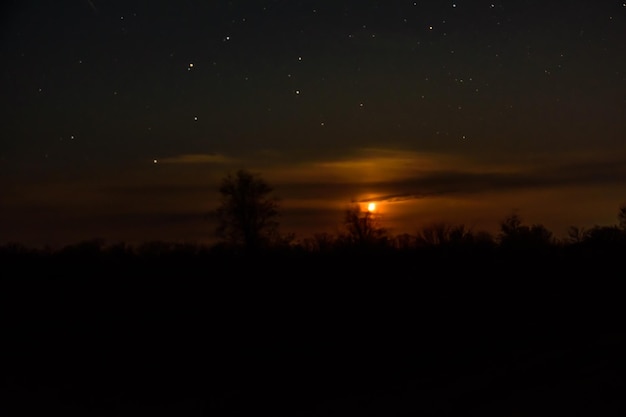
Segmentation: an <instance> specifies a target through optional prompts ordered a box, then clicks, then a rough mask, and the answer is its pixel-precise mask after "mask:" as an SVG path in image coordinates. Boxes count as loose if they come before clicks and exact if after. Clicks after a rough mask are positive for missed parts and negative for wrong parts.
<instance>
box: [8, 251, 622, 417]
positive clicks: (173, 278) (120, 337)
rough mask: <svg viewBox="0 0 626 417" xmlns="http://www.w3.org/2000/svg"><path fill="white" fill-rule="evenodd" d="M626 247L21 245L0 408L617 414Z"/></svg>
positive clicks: (44, 411) (12, 258) (12, 265)
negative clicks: (234, 249) (36, 248)
mask: <svg viewBox="0 0 626 417" xmlns="http://www.w3.org/2000/svg"><path fill="white" fill-rule="evenodd" d="M87 249H88V248H87ZM18 252H19V251H18ZM622 253H623V252H622V250H621V249H619V250H618V249H615V250H603V251H574V250H571V251H558V252H557V251H552V252H550V253H534V252H533V253H530V252H524V251H521V252H519V251H518V252H512V253H506V254H505V253H499V252H492V251H490V252H488V253H487V252H484V253H483V252H480V251H474V252H471V251H470V252H466V251H463V252H447V251H412V252H409V251H407V252H402V251H386V252H385V251H378V252H376V251H351V252H343V253H327V254H320V253H317V254H314V253H297V252H289V253H264V254H258V255H257V256H243V255H241V256H240V255H234V254H230V253H213V252H206V253H196V252H194V253H191V252H186V251H179V252H175V253H174V252H172V253H169V252H168V253H160V254H154V253H153V254H151V255H150V256H136V255H130V254H128V253H125V252H124V251H121V250H120V251H117V252H115V251H111V252H108V253H107V254H103V253H98V252H97V251H96V252H93V251H92V252H89V251H88V250H86V248H82V251H81V250H76V251H74V252H68V253H62V254H54V255H42V254H32V253H23V252H19V253H11V251H6V250H5V253H4V254H3V259H2V260H3V264H4V273H3V278H2V288H1V290H2V292H1V295H2V300H1V301H2V336H3V341H2V372H1V374H2V377H1V378H2V383H3V387H2V393H3V400H2V402H1V404H0V407H1V408H2V409H1V410H0V411H1V412H0V414H1V415H2V416H7V417H10V416H48V415H51V414H56V415H65V416H138V415H150V416H166V415H168V416H169V415H176V416H187V415H188V416H222V415H224V416H228V415H246V416H249V415H255V414H256V415H259V414H265V415H274V416H299V415H304V416H316V415H320V416H322V415H332V416H334V415H337V416H346V415H381V416H405V415H406V416H408V415H419V416H453V415H454V416H459V415H463V416H468V415H476V416H556V415H563V416H565V415H567V416H575V415H581V416H582V415H585V416H603V417H606V416H621V415H624V412H625V411H626V410H625V409H624V401H623V397H624V396H623V393H624V392H626V379H625V373H624V371H625V370H626V360H625V359H624V358H625V356H624V352H625V350H624V348H625V347H626V338H625V336H626V332H625V331H624V326H623V319H622V314H623V313H624V303H623V299H624V293H623V290H622V287H623V286H622V285H621V284H622V283H621V281H622V280H623V276H624V274H623V255H621V254H622Z"/></svg>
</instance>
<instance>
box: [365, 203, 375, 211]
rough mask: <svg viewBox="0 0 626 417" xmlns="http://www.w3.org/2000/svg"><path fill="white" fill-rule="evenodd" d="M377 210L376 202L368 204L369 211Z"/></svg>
mask: <svg viewBox="0 0 626 417" xmlns="http://www.w3.org/2000/svg"><path fill="white" fill-rule="evenodd" d="M374 210H376V203H369V204H368V205H367V211H374Z"/></svg>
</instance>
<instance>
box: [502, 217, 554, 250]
mask: <svg viewBox="0 0 626 417" xmlns="http://www.w3.org/2000/svg"><path fill="white" fill-rule="evenodd" d="M499 240H500V242H499V243H500V246H501V247H503V248H516V249H522V248H526V249H531V248H534V249H539V248H545V247H548V246H550V245H552V244H553V243H554V237H553V235H552V232H551V231H550V230H548V229H547V228H546V227H545V226H544V225H542V224H533V225H532V226H526V225H523V224H522V218H521V217H520V216H519V214H517V213H513V214H511V215H510V216H508V217H506V218H505V219H504V220H503V221H502V222H501V223H500V235H499Z"/></svg>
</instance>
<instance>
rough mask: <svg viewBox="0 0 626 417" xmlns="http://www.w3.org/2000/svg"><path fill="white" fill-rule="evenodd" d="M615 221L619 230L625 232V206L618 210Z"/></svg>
mask: <svg viewBox="0 0 626 417" xmlns="http://www.w3.org/2000/svg"><path fill="white" fill-rule="evenodd" d="M617 219H618V220H619V228H620V229H622V230H623V231H624V232H626V204H624V205H622V206H621V207H620V208H619V212H618V213H617Z"/></svg>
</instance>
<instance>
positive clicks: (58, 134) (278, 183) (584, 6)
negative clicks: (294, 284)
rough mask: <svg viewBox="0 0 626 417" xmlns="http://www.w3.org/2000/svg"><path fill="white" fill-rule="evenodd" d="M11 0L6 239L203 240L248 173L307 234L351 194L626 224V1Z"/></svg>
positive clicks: (436, 208) (413, 208)
mask: <svg viewBox="0 0 626 417" xmlns="http://www.w3.org/2000/svg"><path fill="white" fill-rule="evenodd" d="M2 14H3V17H2V24H3V25H2V26H3V29H2V32H1V35H2V37H1V39H0V57H1V60H2V62H3V63H4V65H3V66H2V67H1V68H0V88H1V89H2V91H3V94H2V99H1V101H0V106H1V114H2V116H1V117H2V120H1V123H2V130H3V131H2V138H3V139H2V142H1V143H0V163H1V165H0V183H1V185H2V188H3V190H4V191H3V196H2V198H1V199H0V200H1V201H0V217H1V218H2V219H3V220H2V224H1V225H0V230H3V231H4V233H3V234H0V240H2V241H15V240H18V241H22V240H23V241H25V242H27V243H32V244H38V245H39V244H46V243H49V244H61V243H64V242H71V241H75V240H81V239H87V238H91V237H94V235H98V236H102V237H106V238H108V239H112V240H128V241H131V240H132V241H137V240H142V239H144V240H145V239H155V238H163V239H175V240H187V239H190V240H194V241H195V240H203V239H205V238H206V237H208V235H210V230H211V227H210V226H209V225H206V224H202V223H201V222H200V220H199V219H201V217H202V216H201V213H202V212H205V211H206V210H208V209H209V208H210V207H211V206H212V204H214V196H215V192H216V187H217V183H218V181H219V178H221V177H222V176H223V175H224V174H225V173H227V172H228V171H231V170H234V169H237V168H240V167H243V168H248V169H251V170H255V171H257V172H260V173H262V174H263V175H264V176H265V177H267V179H268V180H270V181H271V182H272V183H273V184H274V185H275V188H276V190H277V192H279V193H280V194H281V195H282V197H283V201H284V217H285V218H284V221H283V226H285V227H286V228H288V229H289V228H293V229H294V230H296V231H300V230H301V231H302V233H303V234H305V233H308V232H310V231H311V230H318V229H308V230H307V231H305V229H302V228H301V225H302V224H307V225H309V226H310V227H317V228H319V231H321V229H328V228H331V229H332V227H334V226H335V223H336V221H335V220H340V219H341V214H340V212H339V214H337V209H338V207H339V210H341V205H342V204H344V203H348V202H350V201H351V200H367V199H372V200H377V201H381V202H384V200H385V198H386V197H388V196H399V197H402V198H401V199H402V201H413V203H411V204H409V203H403V204H404V205H403V206H402V207H400V205H398V204H396V205H395V206H394V205H393V204H391V203H389V206H388V209H387V210H386V213H387V215H388V216H387V220H388V222H389V223H390V224H392V225H393V226H394V228H395V229H396V230H398V231H407V232H413V231H414V228H415V227H417V226H418V225H420V224H424V223H427V222H430V221H435V220H436V219H437V214H439V215H440V217H441V219H442V220H445V221H450V222H457V221H458V222H463V223H468V224H469V225H476V226H480V227H483V226H484V227H486V228H490V227H493V225H495V224H496V223H497V221H498V220H499V218H500V217H503V216H505V215H506V214H507V213H509V212H510V211H511V210H512V209H519V210H520V211H521V214H522V217H524V214H527V215H528V217H529V220H531V221H533V222H540V223H545V224H546V225H547V226H552V227H553V228H555V230H554V232H556V233H557V234H560V233H561V232H563V231H564V228H565V227H566V225H567V224H576V225H580V226H583V225H587V226H589V225H593V224H596V223H602V224H604V223H607V222H613V221H614V220H615V219H616V212H617V207H618V205H619V204H621V203H622V202H624V200H625V199H626V187H625V185H624V184H626V182H625V181H624V180H626V169H625V168H624V166H626V165H625V164H624V163H625V162H626V146H625V145H626V128H625V127H626V122H625V120H626V114H625V113H626V112H625V110H626V94H625V91H626V6H625V5H624V3H623V2H621V1H570V2H561V1H524V0H518V1H493V2H490V1H469V0H468V1H456V2H455V1H415V2H414V1H393V2H389V1H266V2H262V1H258V2H256V1H255V2H250V1H245V2H244V1H230V2H227V1H190V0H187V1H169V2H165V1H105V0H102V1H98V0H91V1H89V0H86V1H79V0H75V1H62V2H45V1H35V0H33V1H21V2H12V3H10V4H9V5H5V6H3V9H2ZM428 196H431V197H428ZM432 196H437V198H433V197H432ZM576 201H579V202H580V201H582V202H584V204H575V205H574V202H576ZM487 202H490V204H489V205H488V203H487ZM559 204H561V205H562V206H559ZM564 213H566V214H564ZM557 220H558V221H557ZM198 222H200V223H198ZM568 222H569V223H568ZM556 229H558V230H556Z"/></svg>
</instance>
